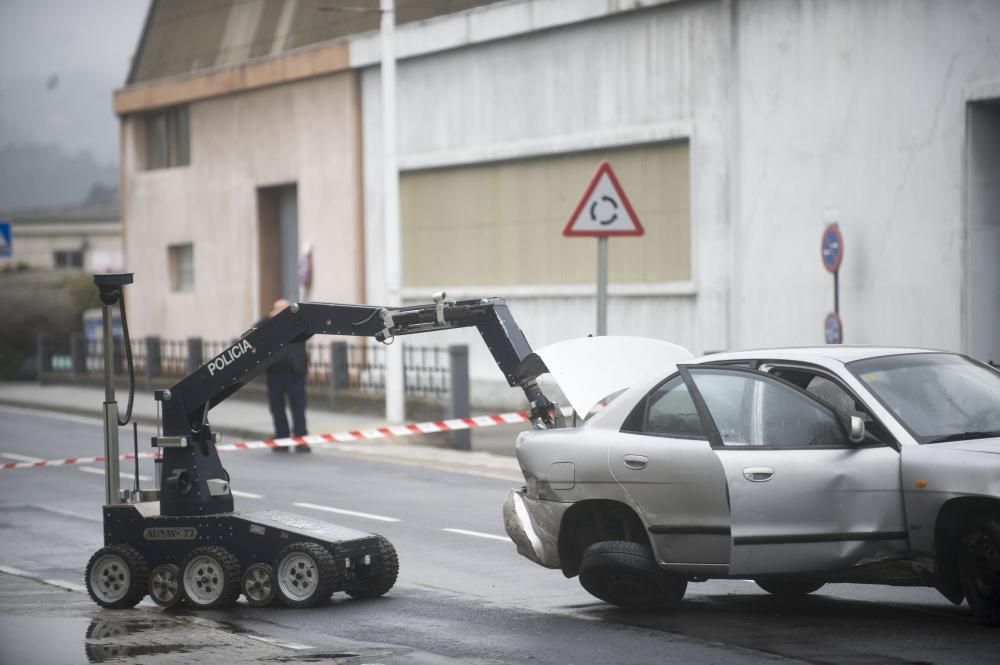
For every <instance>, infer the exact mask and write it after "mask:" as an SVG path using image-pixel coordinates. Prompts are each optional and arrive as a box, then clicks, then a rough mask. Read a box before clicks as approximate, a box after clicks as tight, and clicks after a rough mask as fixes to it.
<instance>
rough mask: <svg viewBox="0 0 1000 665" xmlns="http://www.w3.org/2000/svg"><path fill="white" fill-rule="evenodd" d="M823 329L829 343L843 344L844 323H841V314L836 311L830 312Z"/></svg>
mask: <svg viewBox="0 0 1000 665" xmlns="http://www.w3.org/2000/svg"><path fill="white" fill-rule="evenodd" d="M823 331H824V332H825V334H826V343H827V344H843V342H844V324H843V323H841V321H840V315H839V314H837V313H836V312H830V313H829V314H827V315H826V321H824V322H823Z"/></svg>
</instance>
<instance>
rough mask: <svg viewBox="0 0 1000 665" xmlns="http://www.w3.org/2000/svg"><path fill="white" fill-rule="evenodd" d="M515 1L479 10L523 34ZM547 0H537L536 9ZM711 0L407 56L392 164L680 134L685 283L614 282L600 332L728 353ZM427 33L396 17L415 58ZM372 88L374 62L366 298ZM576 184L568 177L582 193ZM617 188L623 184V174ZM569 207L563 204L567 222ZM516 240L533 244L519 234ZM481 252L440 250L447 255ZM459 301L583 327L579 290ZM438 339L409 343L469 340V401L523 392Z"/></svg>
mask: <svg viewBox="0 0 1000 665" xmlns="http://www.w3.org/2000/svg"><path fill="white" fill-rule="evenodd" d="M518 4H519V3H511V4H509V5H501V6H499V7H497V8H494V9H492V10H491V8H489V7H487V8H485V9H482V10H477V11H479V12H483V13H485V12H489V11H496V12H500V13H503V15H504V16H505V17H506V19H507V20H508V23H507V24H506V26H507V28H508V29H509V30H511V31H519V30H525V29H530V27H531V25H532V23H531V21H532V20H534V19H532V15H531V14H530V13H528V12H526V13H524V14H517V13H515V14H516V15H515V16H513V18H512V11H513V10H512V7H513V6H516V5H518ZM521 4H523V3H521ZM528 4H531V3H528ZM553 4H555V3H552V2H541V3H537V5H538V6H540V7H543V8H544V7H550V6H551V5H553ZM564 6H566V5H565V4H564ZM607 6H608V5H605V7H607ZM723 10H724V7H723V5H721V4H719V3H714V2H695V3H672V4H669V5H665V6H662V7H657V8H652V9H645V10H641V11H634V12H623V13H617V11H616V10H614V9H613V8H612V9H608V10H607V11H608V17H607V18H604V19H602V20H597V21H590V22H585V23H578V24H574V25H570V26H567V27H561V28H557V29H553V30H551V31H543V32H535V33H530V34H524V35H522V36H517V37H514V38H511V39H502V40H497V41H491V42H487V43H483V44H478V45H476V46H473V47H469V48H461V49H455V50H450V51H445V52H441V53H435V54H433V55H429V56H426V57H421V58H415V59H404V60H402V61H401V62H400V64H399V69H398V99H399V150H400V164H401V168H404V169H406V168H409V169H414V168H421V167H427V166H443V165H457V164H467V163H477V162H483V161H490V160H492V159H498V158H513V157H525V156H530V155H540V154H552V153H559V152H574V151H578V150H583V149H589V148H593V147H600V146H610V145H630V144H631V145H634V144H640V143H642V142H646V141H650V140H663V139H670V138H674V139H677V138H686V139H688V140H689V141H690V151H691V188H692V192H691V225H692V235H693V279H692V281H691V282H690V283H684V284H659V285H649V287H650V288H648V289H644V290H636V291H632V292H628V293H621V292H616V290H615V286H614V284H612V285H611V298H610V302H609V323H608V332H609V334H629V335H646V336H652V337H660V338H664V339H669V340H672V341H675V342H677V343H680V344H684V345H687V346H690V347H691V348H693V349H695V350H696V351H704V350H714V349H721V348H727V347H728V346H729V341H728V339H727V326H726V310H727V306H728V305H727V302H726V293H727V287H728V280H729V276H728V262H727V261H726V260H725V259H724V256H725V253H726V252H727V251H728V250H727V237H728V234H727V231H726V225H727V222H726V217H727V208H726V191H727V187H728V181H727V176H726V173H727V153H726V150H725V136H726V132H727V130H728V127H727V124H726V123H727V116H726V114H725V112H724V111H725V108H726V106H727V99H726V86H725V83H726V76H727V67H728V52H727V50H726V43H727V42H726V39H725V37H726V35H727V34H728V13H727V12H726V11H723ZM441 20H442V21H457V20H461V19H460V18H455V17H453V18H445V19H441ZM422 30H423V31H424V32H423V33H421V31H422ZM437 30H438V29H431V27H427V26H414V27H401V28H400V30H399V33H400V42H401V43H402V44H405V45H406V48H407V49H409V50H410V51H412V52H419V51H420V50H421V48H423V49H425V50H426V51H427V52H432V51H434V50H435V48H436V39H433V37H434V35H436V34H438V31H437ZM421 34H426V35H427V43H426V44H424V45H422V46H421V44H420V42H419V37H420V35H421ZM379 92H380V80H379V71H378V69H377V68H369V69H366V70H365V71H364V74H363V78H362V107H363V109H364V114H363V123H364V124H363V131H364V137H365V139H364V162H365V166H364V173H365V178H364V186H365V214H366V238H367V242H366V247H367V254H366V271H367V273H366V274H367V280H366V281H367V285H368V288H367V293H368V300H369V301H370V302H380V301H382V300H383V294H384V287H383V280H382V274H383V270H384V268H383V263H382V258H381V254H380V251H379V249H380V247H381V242H380V238H381V219H382V215H381V180H380V177H379V174H380V172H381V171H380V168H381V167H380V150H381V142H380V137H379V134H380V124H379V118H380V104H379ZM595 166H596V164H595ZM586 185H587V183H586V182H581V183H580V194H581V195H582V194H583V191H584V189H585V187H586ZM622 186H623V187H624V188H625V191H626V193H627V192H628V183H627V182H623V183H622ZM571 212H572V210H566V217H568V216H569V215H570V213H571ZM565 221H566V219H565V218H561V219H553V220H551V223H552V224H553V225H555V226H558V227H560V228H561V227H562V226H563V225H564V224H565ZM524 241H525V242H531V238H525V239H524ZM564 242H566V243H570V242H589V243H594V242H595V241H594V240H592V239H566V240H565V241H564ZM611 242H614V240H613V239H612V241H611ZM442 243H443V244H445V245H446V243H447V238H442ZM478 250H479V248H476V247H449V251H451V252H475V251H478ZM554 251H558V249H557V248H556V249H555V250H554ZM595 257H596V246H595ZM595 261H596V258H595ZM595 274H596V273H595ZM584 286H587V285H584ZM593 288H594V287H590V288H584V289H583V293H586V294H589V293H593V290H592V289H593ZM512 294H513V295H512ZM409 295H411V296H414V295H416V294H409ZM429 295H430V294H426V295H425V299H426V297H427V296H429ZM456 295H500V296H505V297H507V299H508V301H509V302H510V304H511V309H512V312H513V313H514V316H515V318H516V320H517V321H518V322H519V324H520V325H521V327H522V328H523V329H524V331H525V333H526V334H527V336H528V340H529V342H530V343H531V344H532V345H533V346H535V347H540V346H543V345H546V344H549V343H552V342H555V341H558V340H562V339H565V338H567V337H575V336H583V335H586V334H588V333H591V332H593V331H594V328H595V323H594V322H595V300H594V298H593V296H590V295H579V293H577V294H576V295H572V294H564V293H558V294H553V293H552V292H551V290H546V289H544V288H540V289H536V290H532V289H525V288H519V289H517V290H513V289H512V290H511V292H508V293H504V292H499V293H489V294H456ZM411 299H412V298H411ZM438 335H439V336H437V337H435V338H434V339H433V340H432V339H431V338H430V337H428V338H426V339H421V340H420V343H431V342H432V341H433V343H451V342H453V341H455V340H461V341H466V342H467V343H469V345H470V347H471V359H470V360H471V371H472V375H473V379H474V381H475V383H476V391H475V393H474V395H473V399H474V401H479V402H483V401H496V400H498V399H508V400H510V403H511V404H519V403H521V402H523V397H522V396H520V395H519V394H518V392H517V391H511V390H509V389H506V388H505V385H506V384H505V383H504V382H503V381H502V378H501V377H500V374H499V372H498V370H497V368H496V366H495V364H494V363H493V361H492V359H491V358H490V356H489V353H488V351H487V349H486V348H485V346H484V345H483V344H482V343H481V340H480V339H479V337H478V335H476V333H475V332H474V331H473V332H469V331H464V332H458V333H440V334H438Z"/></svg>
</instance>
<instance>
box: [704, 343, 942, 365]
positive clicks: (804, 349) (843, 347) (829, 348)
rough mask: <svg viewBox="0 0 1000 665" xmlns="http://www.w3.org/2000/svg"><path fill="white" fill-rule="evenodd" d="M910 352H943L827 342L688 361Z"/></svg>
mask: <svg viewBox="0 0 1000 665" xmlns="http://www.w3.org/2000/svg"><path fill="white" fill-rule="evenodd" d="M913 353H946V352H944V351H939V350H936V349H918V348H912V347H903V346H869V345H863V344H829V345H824V346H798V347H784V348H774V349H750V350H746V351H724V352H721V353H711V354H708V355H704V356H702V357H700V358H698V359H697V360H694V361H692V362H696V363H707V362H720V361H725V360H765V359H766V360H807V359H810V358H811V359H814V360H819V359H822V360H826V361H830V360H833V361H837V362H841V363H849V362H854V361H855V360H863V359H865V358H879V357H882V356H900V355H906V354H913Z"/></svg>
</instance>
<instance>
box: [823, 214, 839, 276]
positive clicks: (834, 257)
mask: <svg viewBox="0 0 1000 665" xmlns="http://www.w3.org/2000/svg"><path fill="white" fill-rule="evenodd" d="M820 252H821V254H820V256H821V257H822V259H823V267H824V268H826V269H827V270H829V271H830V272H837V271H838V270H840V262H841V261H843V260H844V236H842V235H841V234H840V225H838V224H828V225H827V227H826V228H825V229H823V241H822V242H821V243H820Z"/></svg>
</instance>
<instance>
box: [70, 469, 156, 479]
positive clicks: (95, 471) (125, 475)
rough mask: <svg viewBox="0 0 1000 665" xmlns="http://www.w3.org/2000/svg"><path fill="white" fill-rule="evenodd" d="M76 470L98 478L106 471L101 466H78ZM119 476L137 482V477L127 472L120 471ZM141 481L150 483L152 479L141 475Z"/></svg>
mask: <svg viewBox="0 0 1000 665" xmlns="http://www.w3.org/2000/svg"><path fill="white" fill-rule="evenodd" d="M76 468H78V469H79V470H80V471H83V472H84V473H93V474H94V475H97V476H103V475H104V469H102V468H101V467H99V466H78V467H76ZM118 475H119V476H121V477H122V478H128V479H129V480H135V476H134V475H132V474H131V473H128V472H127V471H119V472H118ZM139 480H141V481H143V482H149V481H150V480H152V478H150V477H149V476H143V475H140V476H139Z"/></svg>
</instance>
